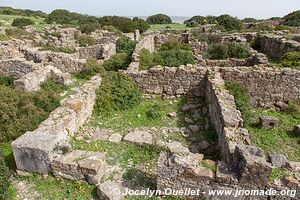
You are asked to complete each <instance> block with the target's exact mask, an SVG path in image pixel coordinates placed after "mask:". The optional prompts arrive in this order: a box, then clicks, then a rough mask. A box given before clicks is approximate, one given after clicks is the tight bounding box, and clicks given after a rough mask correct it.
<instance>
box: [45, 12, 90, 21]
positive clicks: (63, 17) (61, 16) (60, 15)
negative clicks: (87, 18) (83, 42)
mask: <svg viewBox="0 0 300 200" xmlns="http://www.w3.org/2000/svg"><path fill="white" fill-rule="evenodd" d="M83 17H84V16H83V15H81V14H78V13H72V12H70V11H68V10H61V9H58V10H54V11H52V12H51V13H50V14H49V15H48V16H47V18H46V20H45V21H46V22H47V23H48V24H52V23H57V24H74V23H76V22H77V23H78V21H79V20H80V19H81V18H83Z"/></svg>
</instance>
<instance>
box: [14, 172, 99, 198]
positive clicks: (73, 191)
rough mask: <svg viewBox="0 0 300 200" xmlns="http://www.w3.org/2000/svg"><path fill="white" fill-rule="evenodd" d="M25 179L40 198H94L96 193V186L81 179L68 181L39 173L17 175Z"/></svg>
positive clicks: (20, 178)
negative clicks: (27, 175) (24, 175)
mask: <svg viewBox="0 0 300 200" xmlns="http://www.w3.org/2000/svg"><path fill="white" fill-rule="evenodd" d="M18 179H19V180H27V181H28V183H29V184H30V185H32V186H33V189H34V190H35V191H37V192H38V193H39V194H41V196H42V199H48V200H65V199H72V200H73V199H75V200H86V199H94V198H96V197H97V196H98V195H97V193H96V187H95V186H93V185H89V184H88V183H86V182H83V181H70V180H65V179H61V178H55V177H53V176H51V175H49V176H48V177H46V178H44V177H43V176H42V175H40V174H31V175H30V176H29V177H18Z"/></svg>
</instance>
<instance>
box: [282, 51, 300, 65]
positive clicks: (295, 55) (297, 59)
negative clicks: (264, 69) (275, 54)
mask: <svg viewBox="0 0 300 200" xmlns="http://www.w3.org/2000/svg"><path fill="white" fill-rule="evenodd" d="M281 60H282V61H281V63H280V64H278V65H277V66H278V67H288V68H299V67H300V52H299V51H293V52H288V53H286V54H284V55H283V56H282V58H281Z"/></svg>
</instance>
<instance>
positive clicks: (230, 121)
mask: <svg viewBox="0 0 300 200" xmlns="http://www.w3.org/2000/svg"><path fill="white" fill-rule="evenodd" d="M206 100H207V104H208V108H209V115H210V118H211V122H212V123H213V125H214V127H215V129H216V132H217V133H218V136H219V137H218V142H219V147H220V149H221V154H222V157H223V160H225V161H226V162H230V161H232V160H233V154H234V151H235V148H236V145H237V144H238V143H241V144H243V143H245V144H250V143H251V141H250V137H249V134H248V131H247V129H244V128H242V127H243V119H242V116H241V113H240V111H238V110H237V108H236V105H235V101H234V97H233V96H232V95H231V94H230V93H229V92H228V91H227V90H226V89H225V83H224V80H223V79H222V78H221V76H220V74H219V73H218V72H214V71H210V72H209V74H208V81H207V87H206Z"/></svg>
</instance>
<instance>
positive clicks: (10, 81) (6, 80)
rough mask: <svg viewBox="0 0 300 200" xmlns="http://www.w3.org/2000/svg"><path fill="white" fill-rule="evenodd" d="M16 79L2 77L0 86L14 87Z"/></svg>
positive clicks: (0, 77)
mask: <svg viewBox="0 0 300 200" xmlns="http://www.w3.org/2000/svg"><path fill="white" fill-rule="evenodd" d="M14 80H15V78H14V77H12V76H0V85H4V86H9V87H13V84H14Z"/></svg>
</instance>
